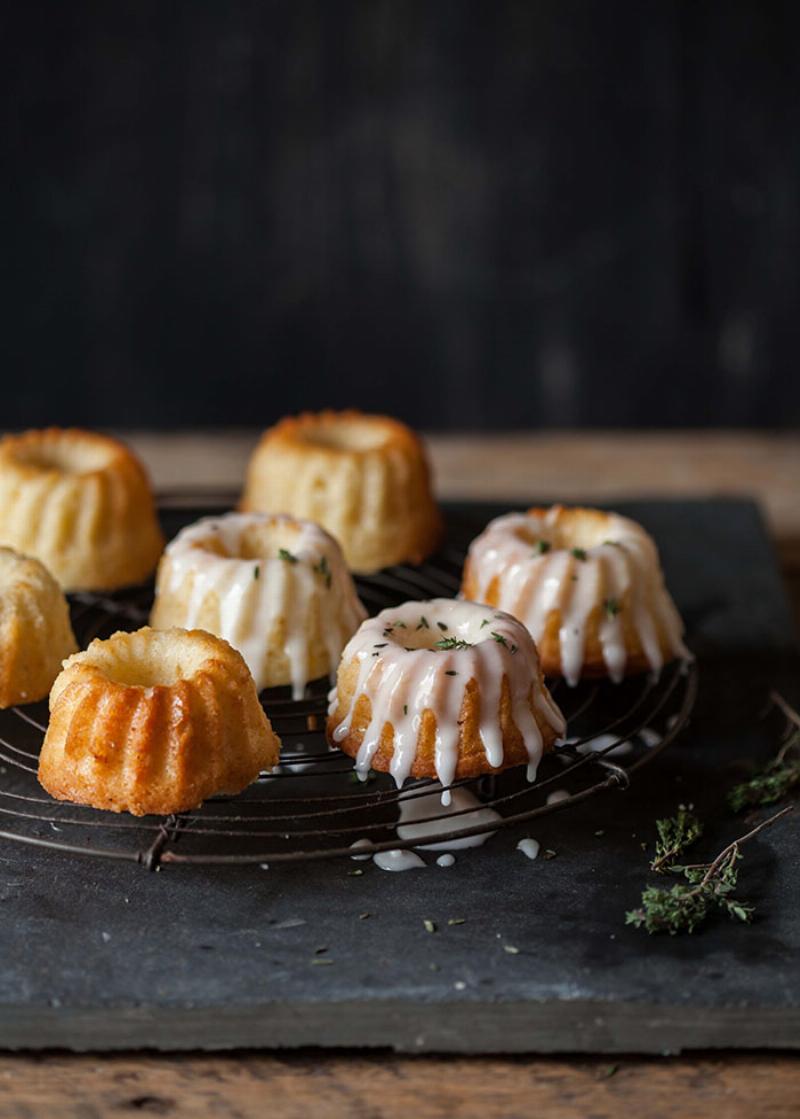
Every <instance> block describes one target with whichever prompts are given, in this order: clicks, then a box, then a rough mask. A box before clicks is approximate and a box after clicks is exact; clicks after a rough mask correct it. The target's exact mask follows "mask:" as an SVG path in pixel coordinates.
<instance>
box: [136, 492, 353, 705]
mask: <svg viewBox="0 0 800 1119" xmlns="http://www.w3.org/2000/svg"><path fill="white" fill-rule="evenodd" d="M365 614H366V612H365V610H364V608H363V606H362V605H361V603H360V602H359V601H358V597H357V595H356V590H355V587H354V586H353V580H352V578H351V577H350V572H349V571H348V570H347V566H346V565H345V562H344V556H343V555H342V551H341V548H340V547H339V545H338V544H337V543H336V541H335V540H334V539H333V537H332V536H330V535H329V534H328V533H327V532H325V531H324V530H323V529H321V528H320V527H319V525H315V524H312V523H311V521H301V520H298V519H296V518H295V517H289V516H287V515H286V514H276V515H274V516H267V515H266V514H264V513H228V514H227V515H226V516H223V517H206V518H204V519H203V520H201V521H198V522H197V523H196V524H193V525H189V526H188V527H187V528H185V529H183V530H182V531H181V532H180V533H178V535H177V536H176V537H175V539H174V540H173V541H172V543H171V544H169V546H168V547H167V550H166V552H165V553H164V555H163V557H162V559H161V563H160V565H159V569H158V578H157V580H156V600H155V605H154V607H153V613H152V616H151V624H152V625H153V626H155V627H156V628H157V629H164V628H168V627H169V626H176V625H177V626H184V627H186V628H187V629H191V628H192V627H194V626H199V627H201V628H202V629H205V630H208V631H209V632H211V633H216V634H218V635H219V636H220V637H224V638H225V640H226V641H229V642H230V643H231V645H233V646H234V647H235V648H237V649H238V650H239V652H240V653H241V654H242V656H243V657H244V659H245V661H246V662H247V666H248V668H249V669H250V671H251V672H252V674H253V677H254V678H255V682H256V686H257V687H258V688H259V689H261V688H266V687H272V686H274V685H277V684H291V685H292V688H293V692H294V697H295V699H299V698H300V697H301V696H302V695H303V692H304V690H305V686H306V684H307V682H308V681H309V680H315V679H317V677H319V676H325V675H327V674H331V675H332V674H333V673H335V671H336V667H337V665H338V664H339V656H340V655H341V652H342V649H343V647H344V645H345V643H346V642H347V641H348V640H349V638H350V637H352V635H353V633H354V632H355V631H356V629H357V628H358V626H359V623H360V622H361V621H362V620H363V618H364V617H365Z"/></svg>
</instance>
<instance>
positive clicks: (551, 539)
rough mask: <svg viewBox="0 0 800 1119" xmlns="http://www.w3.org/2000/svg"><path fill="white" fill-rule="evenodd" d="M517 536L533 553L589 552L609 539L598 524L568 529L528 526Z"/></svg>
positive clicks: (519, 529) (572, 526)
mask: <svg viewBox="0 0 800 1119" xmlns="http://www.w3.org/2000/svg"><path fill="white" fill-rule="evenodd" d="M516 535H517V538H518V539H519V540H521V541H522V542H523V543H524V544H528V545H530V548H531V551H533V552H536V551H537V550H540V551H541V552H543V553H544V552H545V551H550V550H553V551H558V550H560V549H565V550H567V551H569V550H570V549H572V548H582V549H583V550H584V551H588V550H589V549H590V548H596V547H597V546H598V545H599V544H602V543H604V542H605V541H606V540H607V539H608V532H607V531H603V529H602V528H601V527H599V526H598V525H597V524H595V523H592V524H586V525H583V524H580V523H578V522H575V523H573V524H569V525H567V526H566V527H561V526H557V525H547V526H545V525H542V526H541V527H537V526H536V525H535V524H526V525H522V526H520V527H519V528H518V529H517V530H516ZM542 544H544V545H545V547H544V548H543V547H541V545H542Z"/></svg>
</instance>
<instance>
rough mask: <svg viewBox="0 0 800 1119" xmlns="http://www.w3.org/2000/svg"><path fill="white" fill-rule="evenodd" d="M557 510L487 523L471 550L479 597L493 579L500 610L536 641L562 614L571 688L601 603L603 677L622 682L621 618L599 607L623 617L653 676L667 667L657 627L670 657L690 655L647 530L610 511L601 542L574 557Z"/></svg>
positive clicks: (563, 665) (564, 661)
mask: <svg viewBox="0 0 800 1119" xmlns="http://www.w3.org/2000/svg"><path fill="white" fill-rule="evenodd" d="M562 511H563V510H562V507H561V506H557V505H556V506H553V507H552V508H551V509H548V510H547V511H546V512H544V513H508V514H506V515H505V516H502V517H497V518H496V519H495V520H493V521H491V522H490V523H489V524H488V525H487V527H486V528H485V529H484V531H483V532H482V533H481V535H480V536H478V537H477V538H476V539H475V540H473V542H472V544H471V545H470V549H469V567H470V572H471V574H472V576H473V578H474V580H475V582H476V584H477V592H476V597H477V599H478V600H479V601H480V600H483V599H485V598H486V596H487V594H488V591H489V586H490V584H491V583H492V582H493V581H494V580H495V579H496V580H497V586H498V593H499V601H498V603H497V605H498V607H499V608H500V609H501V610H506V611H508V613H510V614H513V615H514V617H516V618H519V619H520V621H521V622H523V623H524V625H525V626H526V627H527V628H528V630H529V631H530V633H531V635H532V636H533V639H534V641H540V640H541V638H542V636H543V634H544V632H545V628H546V625H547V620H548V617H549V615H550V614H551V613H552V612H553V611H554V610H558V611H560V613H561V627H560V630H559V644H560V651H561V670H562V673H563V675H564V677H565V678H566V680H567V682H568V683H569V684H571V685H574V684H577V682H578V680H579V679H580V676H581V671H582V669H583V661H584V649H585V642H586V631H587V623H588V620H589V616H590V615H591V614H592V612H593V611H594V610H596V608H597V606H598V605H600V607H601V609H602V610H603V613H602V618H601V621H600V624H599V640H600V644H601V647H602V650H603V659H604V661H605V664H606V668H607V669H608V675H609V676H610V677H611V679H612V680H614V681H615V682H619V681H620V680H621V679H622V677H623V676H624V674H625V664H626V659H627V658H626V650H625V640H624V630H623V624H622V618H621V616H620V612H616V613H614V612H611V611H609V610H606V609H605V608H604V607H605V604H606V603H608V602H614V603H616V604H617V605H618V606H620V607H621V608H622V609H625V610H626V611H628V620H629V623H630V624H631V625H632V627H633V629H634V630H635V632H636V633H637V635H638V637H639V640H640V642H641V645H642V649H643V650H644V654H645V657H646V658H647V661H648V663H649V665H650V667H651V668H652V669H653V670H654V671H656V672H658V671H659V670H660V669H661V667H662V665H663V661H664V657H663V655H662V651H661V647H660V644H659V639H658V630H659V628H660V629H661V631H662V632H663V633H664V635H665V637H666V641H667V644H668V647H669V650H670V652H671V653H672V654H673V655H675V656H680V657H688V656H689V653H688V651H687V649H686V647H685V645H684V644H683V641H682V635H683V624H682V622H681V619H680V616H679V614H678V612H677V610H676V609H675V605H674V603H673V602H672V599H671V598H670V596H669V593H668V591H667V589H666V587H665V586H664V579H663V575H662V573H661V567H660V565H659V561H658V553H657V551H656V547H655V545H654V543H653V541H652V540H651V538H650V537H649V536H648V534H647V533H646V532H645V531H644V529H643V528H642V527H641V526H640V525H638V524H636V522H635V521H632V520H630V519H629V518H628V517H622V516H620V515H619V514H617V513H609V514H608V515H607V519H606V521H605V523H604V525H603V539H602V540H601V541H599V542H598V543H597V544H596V545H594V546H591V547H586V548H584V549H583V553H582V554H583V556H585V558H579V557H578V556H576V555H575V554H574V553H573V551H572V550H571V549H568V548H564V547H560V546H559V544H558V541H559V530H558V521H559V518H560V516H561V513H562ZM540 540H541V541H544V542H545V546H547V545H550V547H549V549H548V550H546V551H544V552H542V553H540V552H539V551H538V549H537V547H536V545H537V543H538V541H540ZM623 603H624V605H623Z"/></svg>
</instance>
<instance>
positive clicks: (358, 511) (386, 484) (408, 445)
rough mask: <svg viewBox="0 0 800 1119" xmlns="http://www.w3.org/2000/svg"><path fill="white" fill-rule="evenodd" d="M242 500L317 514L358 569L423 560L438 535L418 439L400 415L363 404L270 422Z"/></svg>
mask: <svg viewBox="0 0 800 1119" xmlns="http://www.w3.org/2000/svg"><path fill="white" fill-rule="evenodd" d="M241 507H242V509H245V510H257V511H260V512H263V513H291V514H293V515H294V516H296V517H307V518H308V519H309V520H311V521H316V523H317V524H320V525H322V527H323V528H325V529H327V530H328V532H330V533H332V534H333V535H334V536H335V537H336V539H337V540H338V541H339V543H340V544H341V546H342V550H343V552H344V555H345V559H346V560H347V563H348V565H349V566H350V567H351V568H352V570H354V571H358V572H371V571H377V570H378V569H379V568H381V567H389V566H390V565H391V564H395V563H420V562H421V561H422V560H423V559H424V558H425V556H427V555H428V554H429V553H430V552H431V551H433V549H434V548H435V547H436V545H437V543H438V541H439V538H440V535H441V518H440V515H439V510H438V508H437V506H436V503H435V501H434V499H433V494H432V492H431V479H430V471H429V468H428V463H427V459H426V457H425V451H424V448H423V446H422V443H421V442H420V440H419V439H418V438H417V436H416V435H415V434H414V433H413V432H412V431H411V430H410V429H409V428H407V427H406V426H405V424H402V423H400V422H399V421H398V420H393V419H390V418H389V417H387V416H367V415H364V414H362V413H361V412H320V413H318V414H311V413H306V414H305V415H302V416H297V417H291V418H288V419H284V420H281V422H280V423H279V424H277V425H276V426H275V427H273V428H270V430H269V431H267V432H266V433H265V434H264V436H263V437H262V439H261V442H260V443H259V445H258V447H257V448H256V450H255V451H254V452H253V456H252V458H251V460H250V465H249V467H248V471H247V481H246V485H245V490H244V494H243V496H242V502H241Z"/></svg>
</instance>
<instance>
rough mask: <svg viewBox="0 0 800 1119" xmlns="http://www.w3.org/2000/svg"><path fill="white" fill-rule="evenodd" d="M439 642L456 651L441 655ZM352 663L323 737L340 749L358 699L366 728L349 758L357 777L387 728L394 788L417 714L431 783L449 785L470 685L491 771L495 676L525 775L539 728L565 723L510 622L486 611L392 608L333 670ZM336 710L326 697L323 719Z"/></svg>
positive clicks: (535, 758)
mask: <svg viewBox="0 0 800 1119" xmlns="http://www.w3.org/2000/svg"><path fill="white" fill-rule="evenodd" d="M448 639H450V640H454V641H455V642H456V643H457V646H456V647H454V648H446V647H442V646H443V645H446V643H447V640H448ZM458 643H460V644H458ZM437 644H438V645H439V647H437ZM353 660H356V661H357V662H358V665H359V671H358V681H357V683H356V687H355V689H354V690H353V696H352V703H351V704H350V707H349V709H348V710H347V711H346V712H345V713H344V717H343V718H341V720H340V722H339V723H338V725H337V726H336V727H335V728H334V729H333V732H332V736H331V737H332V739H333V741H334V742H341V741H342V740H343V739H344V738H345V737H346V736H347V735H348V734H349V733H350V728H351V724H352V719H353V715H354V711H355V706H356V703H357V701H358V699H359V697H360V696H362V695H366V696H367V697H368V698H369V701H370V705H371V720H370V723H369V726H368V727H367V728H366V730H365V732H364V737H363V740H362V742H361V746H360V748H359V751H358V756H357V758H356V771H357V772H358V773H361V774H366V773H367V772H368V771H369V768H370V765H371V763H372V759H373V757H374V756H375V753H376V751H377V749H378V746H379V743H380V737H381V733H382V731H383V728H384V726H385V725H386V724H387V723H390V724H391V726H392V728H393V732H394V738H393V755H392V761H391V765H390V772H391V774H392V776H393V777H394V779H395V782H396V783H397V786H398V787H400V786H401V785H402V784H403V782H404V781H405V780H406V778H407V777H408V776H409V774H410V772H411V767H412V765H413V763H414V759H415V757H416V753H417V739H418V736H419V732H420V727H421V724H422V717H423V713H424V712H425V711H426V710H429V711H431V712H433V715H434V717H435V719H436V742H435V769H436V775H437V777H438V778H439V780H440V781H441V783H442V784H443V785H450V784H452V782H453V779H454V777H455V774H456V767H457V765H458V746H459V736H460V726H459V722H458V720H459V716H460V713H461V707H462V704H463V701H464V694H465V690H466V687H467V684H468V683H469V681H470V680H475V682H476V684H477V687H478V694H479V698H480V713H479V733H480V738H481V741H482V743H483V748H484V750H485V752H486V760H487V762H488V763H489V765H490V766H500V765H502V763H503V756H504V755H503V732H502V727H501V724H500V699H501V694H502V682H503V677H504V676H505V677H506V679H507V680H508V688H509V697H510V703H511V716H512V718H513V720H514V723H515V725H516V726H517V728H518V730H519V732H520V734H521V736H522V739H523V741H524V743H525V747H526V749H527V752H528V758H529V761H530V768H531V769H532V770H533V772H534V773H535V769H536V766H537V765H538V763H539V759H540V758H541V755H542V749H543V739H542V732H541V730H540V729H539V723H541V724H542V725H546V726H550V727H552V728H553V729H554V730H555V732H556V734H557V735H562V734H563V733H564V727H565V724H564V718H563V716H562V714H561V712H560V711H559V709H558V707H557V706H556V705H555V703H554V702H553V700H552V699H551V697H550V693H549V692H548V691H547V688H546V687H545V686H544V684H543V683H540V671H539V658H538V654H537V652H536V647H535V646H534V644H533V641H532V640H531V637H530V634H529V633H528V632H527V630H526V629H525V627H524V626H522V625H520V623H519V622H518V621H516V619H515V618H511V617H510V616H509V615H508V614H503V613H501V612H500V611H497V610H492V609H490V608H489V607H488V606H478V605H476V604H475V603H472V602H461V601H457V600H455V599H444V598H439V599H433V600H431V601H429V602H406V603H404V604H403V605H402V606H396V607H391V608H389V609H388V610H384V611H382V612H381V613H380V614H378V615H377V617H375V618H370V619H368V620H367V621H366V622H364V623H363V625H362V626H361V627H360V629H359V630H358V632H357V633H356V634H355V636H354V637H353V638H352V639H351V640H350V641H349V642H348V644H347V647H346V648H345V650H344V653H343V654H342V663H343V664H349V663H350V662H352V661H353ZM531 702H533V705H534V708H535V713H536V717H534V713H533V711H532V710H531ZM337 710H338V694H337V693H334V694H333V697H332V701H331V706H330V714H331V715H332V716H334V715H335V714H336V712H337Z"/></svg>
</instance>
